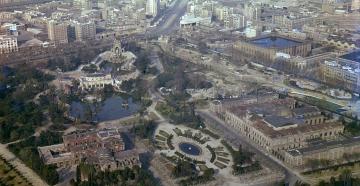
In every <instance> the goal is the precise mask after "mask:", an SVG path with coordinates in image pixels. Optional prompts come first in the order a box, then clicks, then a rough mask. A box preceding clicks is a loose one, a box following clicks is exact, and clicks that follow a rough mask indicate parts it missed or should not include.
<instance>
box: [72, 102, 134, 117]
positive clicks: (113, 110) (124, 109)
mask: <svg viewBox="0 0 360 186" xmlns="http://www.w3.org/2000/svg"><path fill="white" fill-rule="evenodd" d="M123 102H124V99H123V98H121V97H120V96H114V97H110V98H107V99H106V100H105V101H102V102H99V103H83V102H72V103H71V107H70V116H71V117H73V118H81V120H86V117H88V116H86V115H89V114H86V113H89V109H91V110H92V111H95V110H97V112H94V114H93V115H94V116H93V117H92V121H97V122H103V121H110V120H116V119H121V118H124V117H127V116H131V115H133V114H135V113H136V112H137V111H138V110H139V108H140V106H139V105H138V104H137V103H135V102H133V101H132V99H131V98H129V99H128V100H127V102H128V106H123V105H122V104H123ZM125 102H126V100H125ZM95 104H98V106H97V107H96V106H95ZM96 108H97V109H96ZM96 113H97V114H96Z"/></svg>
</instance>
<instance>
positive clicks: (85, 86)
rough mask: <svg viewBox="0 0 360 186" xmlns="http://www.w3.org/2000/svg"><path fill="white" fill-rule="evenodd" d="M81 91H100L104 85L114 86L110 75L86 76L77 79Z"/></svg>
mask: <svg viewBox="0 0 360 186" xmlns="http://www.w3.org/2000/svg"><path fill="white" fill-rule="evenodd" d="M79 82H80V88H81V89H82V90H90V89H102V88H104V87H105V85H114V80H113V78H112V77H111V74H88V75H86V76H82V77H81V78H80V79H79Z"/></svg>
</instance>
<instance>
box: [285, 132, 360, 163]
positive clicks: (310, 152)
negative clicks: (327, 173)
mask: <svg viewBox="0 0 360 186" xmlns="http://www.w3.org/2000/svg"><path fill="white" fill-rule="evenodd" d="M359 158H360V138H359V137H353V138H348V139H345V140H339V141H328V142H318V143H316V144H314V145H312V146H309V147H303V148H298V149H291V150H288V151H286V152H285V160H284V161H285V163H287V164H289V165H291V166H293V167H299V168H304V167H309V168H310V169H311V168H316V166H330V165H334V164H342V163H347V162H349V161H358V160H359ZM316 162H318V163H316ZM314 164H320V165H314ZM314 166H315V167H314Z"/></svg>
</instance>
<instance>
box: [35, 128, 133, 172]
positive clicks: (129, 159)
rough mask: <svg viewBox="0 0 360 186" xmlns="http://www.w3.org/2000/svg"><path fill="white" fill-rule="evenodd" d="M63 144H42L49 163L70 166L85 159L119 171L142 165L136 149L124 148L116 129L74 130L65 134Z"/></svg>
mask: <svg viewBox="0 0 360 186" xmlns="http://www.w3.org/2000/svg"><path fill="white" fill-rule="evenodd" d="M63 142H64V143H62V144H58V145H51V146H46V147H39V148H38V151H39V154H40V157H41V159H42V160H43V161H44V163H45V164H46V165H56V166H57V167H71V166H73V165H77V164H79V163H80V162H81V161H84V162H85V163H88V164H93V165H96V166H97V167H99V168H100V169H101V170H117V169H123V168H125V167H132V166H134V165H140V161H139V155H138V153H137V152H136V151H135V150H125V142H124V141H123V138H122V137H121V135H120V132H119V131H118V130H117V129H102V130H99V131H96V130H84V131H75V132H72V133H70V134H67V135H64V136H63Z"/></svg>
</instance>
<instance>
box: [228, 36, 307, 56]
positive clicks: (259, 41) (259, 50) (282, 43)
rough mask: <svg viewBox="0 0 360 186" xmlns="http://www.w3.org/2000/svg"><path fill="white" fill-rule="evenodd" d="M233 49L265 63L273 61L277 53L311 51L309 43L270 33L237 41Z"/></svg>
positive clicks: (305, 54)
mask: <svg viewBox="0 0 360 186" xmlns="http://www.w3.org/2000/svg"><path fill="white" fill-rule="evenodd" d="M234 51H236V53H238V54H239V55H241V56H245V57H247V58H250V59H253V60H256V61H258V62H265V63H267V62H273V61H274V60H275V59H276V56H277V54H278V53H284V54H288V55H290V56H302V57H305V56H308V55H309V54H310V52H311V43H310V42H308V41H306V40H299V39H294V38H288V37H285V36H280V35H277V34H274V33H271V34H269V35H265V36H260V37H255V38H251V39H248V40H243V41H238V42H236V43H235V44H234Z"/></svg>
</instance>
